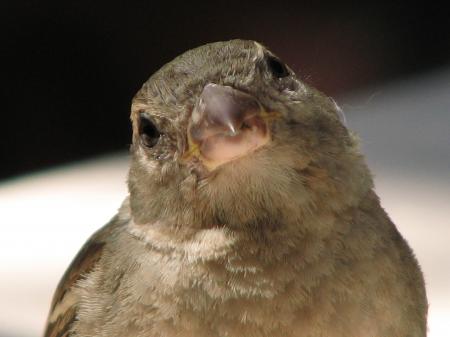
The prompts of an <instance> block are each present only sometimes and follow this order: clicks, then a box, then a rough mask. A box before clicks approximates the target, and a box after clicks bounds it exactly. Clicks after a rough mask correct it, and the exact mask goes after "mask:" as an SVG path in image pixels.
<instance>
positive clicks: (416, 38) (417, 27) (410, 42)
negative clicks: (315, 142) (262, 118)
mask: <svg viewBox="0 0 450 337" xmlns="http://www.w3.org/2000/svg"><path fill="white" fill-rule="evenodd" d="M0 22H1V27H2V28H1V32H0V37H1V42H0V46H1V54H0V55H1V57H2V61H1V62H0V64H1V68H2V69H1V74H2V77H1V78H2V90H1V97H0V98H1V103H2V110H1V112H2V113H1V118H2V119H1V123H0V125H1V129H0V132H1V143H0V155H1V162H0V163H1V165H0V179H4V178H7V177H10V176H15V175H19V174H23V173H25V172H27V171H30V170H36V169H41V168H45V167H48V166H51V165H55V164H61V163H66V162H70V161H74V160H78V159H82V158H88V157H93V156H96V155H98V154H102V153H107V152H110V151H117V150H126V149H127V148H128V146H129V142H130V125H129V119H128V113H129V107H130V101H131V98H132V97H133V95H134V93H135V92H136V91H137V90H138V89H139V88H140V86H141V85H142V83H143V82H144V81H145V80H146V79H147V78H148V77H149V76H150V75H151V74H152V73H153V72H154V71H155V70H157V69H158V68H159V67H161V66H162V65H163V64H164V63H166V62H168V61H170V60H171V59H172V58H173V57H175V56H177V55H178V54H180V53H182V52H183V51H185V50H187V49H190V48H193V47H196V46H199V45H201V44H204V43H207V42H212V41H217V40H227V39H231V38H245V39H255V40H258V41H260V42H262V43H263V44H265V45H267V46H268V47H269V48H270V49H272V50H273V51H274V52H275V53H276V54H278V55H279V56H280V57H281V58H282V59H283V60H284V61H286V62H287V63H288V64H290V65H291V67H292V68H293V69H294V70H295V71H296V72H297V74H298V75H299V76H300V77H301V78H302V79H303V80H305V81H306V82H308V83H310V84H312V85H314V86H316V87H318V88H319V89H320V90H322V91H325V92H326V93H327V94H329V95H333V96H340V95H344V94H346V93H348V92H350V91H352V90H355V89H360V88H365V87H366V88H367V87H371V86H374V85H378V84H381V83H383V82H387V81H392V80H395V79H398V78H404V77H407V76H413V75H415V74H419V73H424V72H427V71H430V70H433V69H438V68H439V67H443V66H445V65H449V64H450V34H449V30H450V29H449V28H448V15H447V12H446V11H445V10H444V9H443V8H438V7H436V8H433V7H432V6H431V3H430V4H425V5H424V4H423V3H422V4H420V5H412V2H410V3H409V4H408V5H407V7H406V6H401V5H395V4H390V5H382V4H379V3H377V4H374V5H367V4H360V5H358V6H355V5H350V4H349V5H346V4H343V3H342V2H341V3H340V4H339V5H338V6H335V7H333V6H331V5H329V4H327V5H325V4H323V3H322V4H321V5H316V6H314V5H312V4H311V2H307V3H306V2H305V3H301V2H297V3H296V4H290V5H288V4H287V3H281V2H279V1H272V2H267V3H264V2H262V1H261V2H252V1H243V0H242V1H240V2H232V1H226V2H225V1H224V2H221V3H213V2H209V3H206V2H205V3H194V2H189V1H184V2H180V3H176V2H173V1H172V2H169V1H166V2H164V3H160V2H151V1H123V2H118V1H117V2H115V1H103V0H100V1H61V0H59V1H54V0H50V1H43V0H39V1H38V0H35V1H3V2H2V3H1V4H0Z"/></svg>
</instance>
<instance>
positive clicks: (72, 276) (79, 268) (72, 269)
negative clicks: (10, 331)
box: [44, 216, 117, 337]
mask: <svg viewBox="0 0 450 337" xmlns="http://www.w3.org/2000/svg"><path fill="white" fill-rule="evenodd" d="M115 225H117V216H116V217H115V218H113V219H112V220H111V222H110V223H109V224H107V225H106V226H104V227H103V228H101V229H100V230H99V231H97V232H96V233H95V234H93V235H92V236H91V238H90V239H89V240H88V241H87V242H86V243H85V244H84V246H83V247H82V248H81V250H80V251H79V252H78V254H77V255H76V257H75V258H74V260H73V261H72V263H71V264H70V266H69V268H68V269H67V271H66V272H65V274H64V276H63V277H62V279H61V281H60V282H59V284H58V287H57V288H56V291H55V294H54V295H53V300H52V304H51V307H50V313H49V315H48V319H47V325H46V328H45V332H44V337H68V336H69V335H70V328H71V326H72V323H73V322H74V321H75V319H76V313H77V305H78V301H79V299H78V297H77V296H76V295H75V292H74V286H75V285H76V283H77V282H78V281H79V280H80V279H83V278H84V277H85V276H86V275H87V274H88V273H89V272H90V271H92V269H93V268H94V267H95V265H96V264H97V262H98V261H99V260H100V258H101V256H102V253H103V250H104V247H105V244H106V240H107V238H108V237H109V236H110V234H111V231H112V229H113V228H114V227H116V226H115Z"/></svg>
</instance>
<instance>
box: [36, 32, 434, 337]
mask: <svg viewBox="0 0 450 337" xmlns="http://www.w3.org/2000/svg"><path fill="white" fill-rule="evenodd" d="M131 121H132V126H133V136H132V138H133V140H132V145H131V150H130V152H131V160H130V161H131V162H130V170H129V175H128V186H129V195H128V196H127V197H126V199H125V201H124V202H123V204H122V206H121V207H120V209H119V211H118V213H117V215H115V216H114V217H113V218H112V220H111V221H110V222H109V223H108V224H107V225H106V226H104V227H103V228H101V229H100V230H99V231H97V232H96V233H95V234H94V235H93V236H92V237H91V238H90V239H89V240H88V241H87V243H86V244H85V245H84V247H83V248H82V249H81V251H80V252H79V253H78V255H77V256H76V258H75V259H74V261H73V262H72V264H71V265H70V267H69V268H68V270H67V272H66V273H65V275H64V276H63V278H62V280H61V281H60V284H59V286H58V287H57V290H56V293H55V295H54V298H53V302H52V304H51V310H50V314H49V316H48V321H47V326H46V329H45V333H44V336H45V337H62V336H64V337H66V336H72V337H101V336H102V337H116V336H117V337H119V336H120V337H131V336H133V337H175V336H176V337H194V336H195V337H423V336H426V320H427V299H426V293H425V288H424V280H423V275H422V272H421V270H420V267H419V264H418V262H417V260H416V258H415V256H414V254H413V252H412V250H411V248H410V247H409V246H408V244H407V242H406V241H405V240H404V239H403V238H402V236H401V234H400V233H399V232H398V230H397V229H396V227H395V225H394V224H393V223H392V221H391V220H390V218H389V217H388V215H387V214H386V212H385V211H384V210H383V208H382V207H381V206H380V201H379V198H378V197H377V195H376V194H375V192H374V185H373V179H372V176H371V173H370V171H369V169H368V168H367V166H366V163H365V159H364V157H363V155H362V154H361V151H360V149H359V145H358V139H357V137H356V136H355V135H354V134H353V133H352V132H351V131H349V130H348V129H347V127H346V126H345V123H343V121H342V118H341V117H340V109H339V107H338V106H337V105H336V103H335V102H334V100H333V99H331V98H330V97H328V96H326V95H325V94H323V93H321V92H319V91H318V90H316V89H314V88H312V87H310V86H308V85H307V84H305V83H304V82H303V81H302V80H301V79H300V78H299V77H298V76H296V75H295V73H294V71H293V70H292V69H291V68H290V67H288V66H287V65H286V64H284V63H283V62H282V61H281V60H280V58H279V57H277V56H276V55H275V54H274V53H272V52H271V51H269V50H268V49H267V48H266V47H264V46H263V45H261V44H260V43H257V42H254V41H247V40H232V41H226V42H216V43H211V44H206V45H204V46H201V47H198V48H196V49H192V50H189V51H187V52H185V53H184V54H182V55H181V56H178V57H177V58H175V59H174V60H173V61H171V62H170V63H167V64H166V65H164V66H163V67H162V68H161V69H160V70H159V71H157V72H156V73H155V74H153V75H152V76H151V77H150V79H149V80H148V81H147V82H145V84H144V85H143V86H142V88H141V89H140V91H139V92H138V93H137V94H136V96H135V97H134V98H133V101H132V108H131Z"/></svg>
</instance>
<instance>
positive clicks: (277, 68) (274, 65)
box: [266, 55, 290, 78]
mask: <svg viewBox="0 0 450 337" xmlns="http://www.w3.org/2000/svg"><path fill="white" fill-rule="evenodd" d="M266 62H267V68H268V69H269V71H270V72H271V73H272V75H273V76H274V77H276V78H283V77H287V76H289V75H290V72H289V70H288V69H287V67H286V65H285V64H284V63H283V62H282V61H281V60H280V59H278V58H277V57H275V56H272V55H268V56H267V58H266Z"/></svg>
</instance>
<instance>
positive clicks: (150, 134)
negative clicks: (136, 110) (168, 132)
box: [139, 113, 161, 147]
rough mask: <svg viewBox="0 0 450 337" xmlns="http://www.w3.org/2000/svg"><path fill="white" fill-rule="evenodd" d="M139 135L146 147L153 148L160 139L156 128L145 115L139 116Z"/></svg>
mask: <svg viewBox="0 0 450 337" xmlns="http://www.w3.org/2000/svg"><path fill="white" fill-rule="evenodd" d="M139 135H140V137H141V141H142V144H144V145H145V146H147V147H153V146H155V145H156V144H158V141H159V138H160V137H161V133H160V132H159V130H158V128H157V127H156V125H155V124H154V123H153V122H152V120H151V119H150V118H149V117H148V116H147V115H146V114H145V113H141V114H140V115H139Z"/></svg>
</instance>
